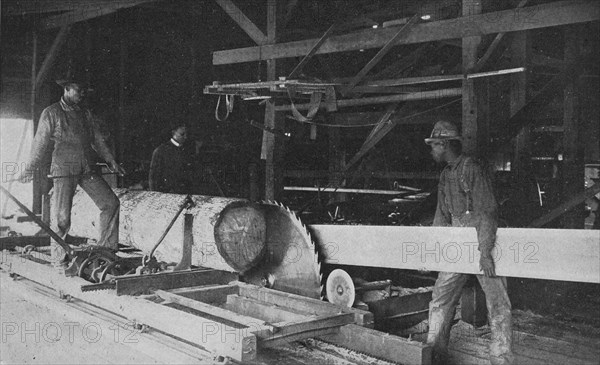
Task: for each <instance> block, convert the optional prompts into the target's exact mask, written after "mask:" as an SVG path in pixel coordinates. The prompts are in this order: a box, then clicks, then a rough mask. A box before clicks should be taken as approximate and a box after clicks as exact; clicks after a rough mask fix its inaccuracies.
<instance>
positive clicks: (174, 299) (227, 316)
mask: <svg viewBox="0 0 600 365" xmlns="http://www.w3.org/2000/svg"><path fill="white" fill-rule="evenodd" d="M154 294H156V295H158V296H159V297H161V298H162V299H164V300H167V301H170V302H171V303H175V304H179V305H182V306H184V307H188V308H191V309H193V310H195V311H198V312H201V313H203V314H206V315H208V316H210V317H217V318H219V321H222V322H224V323H227V322H228V321H229V322H234V323H237V324H240V325H243V326H246V327H248V328H249V331H250V332H251V333H253V334H255V335H256V336H258V337H261V336H265V337H266V336H269V335H271V334H273V333H274V332H275V327H273V326H272V325H270V324H268V323H267V322H265V321H263V320H260V319H258V318H254V317H249V316H245V315H242V314H239V313H237V312H234V311H230V310H227V309H223V308H221V307H218V306H215V305H210V304H207V303H204V302H200V301H198V300H194V299H190V298H186V297H184V296H182V295H181V294H174V293H170V292H167V291H164V290H156V291H155V292H154Z"/></svg>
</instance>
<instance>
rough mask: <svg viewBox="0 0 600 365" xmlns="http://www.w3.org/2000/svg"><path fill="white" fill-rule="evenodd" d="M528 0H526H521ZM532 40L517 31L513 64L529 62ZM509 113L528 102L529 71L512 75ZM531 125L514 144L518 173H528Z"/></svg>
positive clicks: (511, 50)
mask: <svg viewBox="0 0 600 365" xmlns="http://www.w3.org/2000/svg"><path fill="white" fill-rule="evenodd" d="M521 1H522V2H523V1H526V0H521ZM530 43H531V42H530V41H529V37H528V35H527V32H516V33H515V34H513V37H512V42H511V44H510V46H509V47H510V48H509V49H510V55H511V61H512V66H523V65H527V64H528V62H527V61H528V58H529V55H530V53H531V52H530V49H531V44H530ZM509 98H510V99H509V103H510V104H509V115H514V114H515V113H516V112H517V111H518V110H519V109H521V108H522V107H523V106H524V105H525V104H526V103H527V98H528V95H527V73H526V72H523V73H518V74H514V75H511V76H510V95H509ZM530 143H531V141H530V126H524V127H523V128H521V130H520V131H519V132H518V134H517V135H516V137H515V144H514V161H512V166H514V171H515V172H516V173H517V175H520V174H523V173H527V171H526V169H528V166H529V165H530V161H526V159H527V158H529V156H530V150H531V146H530Z"/></svg>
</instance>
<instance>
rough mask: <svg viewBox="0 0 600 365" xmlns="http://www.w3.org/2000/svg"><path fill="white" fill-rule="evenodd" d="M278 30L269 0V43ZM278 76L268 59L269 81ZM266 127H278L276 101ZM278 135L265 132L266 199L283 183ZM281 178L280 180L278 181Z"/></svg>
mask: <svg viewBox="0 0 600 365" xmlns="http://www.w3.org/2000/svg"><path fill="white" fill-rule="evenodd" d="M276 30H277V5H276V0H268V2H267V44H273V43H275V36H276ZM276 78H277V67H276V61H275V59H270V60H267V81H273V80H275V79H276ZM265 127H267V128H271V129H277V123H276V113H275V101H273V100H267V105H266V107H265ZM277 139H278V137H277V135H276V134H274V133H270V132H267V131H264V132H263V151H262V154H261V158H262V159H264V160H266V165H265V200H275V198H276V196H277V195H278V190H279V189H278V187H277V185H281V184H280V183H279V184H278V182H280V181H281V180H280V179H278V175H280V174H279V173H278V172H277V169H278V166H276V165H277V156H275V154H276V150H277V146H276V143H277V142H278V141H277ZM278 180H279V181H278Z"/></svg>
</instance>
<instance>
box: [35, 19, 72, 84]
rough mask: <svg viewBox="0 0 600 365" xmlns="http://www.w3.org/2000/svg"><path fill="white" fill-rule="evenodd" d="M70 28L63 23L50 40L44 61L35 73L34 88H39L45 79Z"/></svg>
mask: <svg viewBox="0 0 600 365" xmlns="http://www.w3.org/2000/svg"><path fill="white" fill-rule="evenodd" d="M70 30H71V26H69V25H65V26H63V27H61V28H60V30H59V31H58V34H57V35H56V37H55V38H54V41H53V42H52V45H51V46H50V50H48V53H47V54H46V57H45V58H44V61H43V62H42V65H41V66H40V70H39V71H38V74H37V75H36V78H35V89H36V90H39V88H40V87H41V86H42V83H43V82H44V81H45V80H46V76H47V75H48V72H49V71H50V68H51V67H52V65H53V64H54V60H56V57H58V53H59V52H60V49H61V48H62V46H63V44H64V43H65V41H66V40H67V36H68V35H69V31H70Z"/></svg>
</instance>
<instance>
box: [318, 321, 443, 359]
mask: <svg viewBox="0 0 600 365" xmlns="http://www.w3.org/2000/svg"><path fill="white" fill-rule="evenodd" d="M321 339H322V340H323V341H326V342H330V343H334V344H336V345H339V346H343V347H346V348H351V349H353V350H355V351H359V352H364V353H366V354H368V355H372V356H376V357H378V358H380V359H384V360H387V361H393V362H397V363H402V364H415V365H421V364H423V365H424V364H431V351H432V350H431V346H429V345H427V344H424V343H422V342H419V341H412V340H409V339H406V338H403V337H399V336H394V335H390V334H387V333H384V332H379V331H375V330H372V329H369V328H365V327H360V326H357V325H353V324H348V325H345V326H342V327H340V329H339V332H338V333H336V334H333V335H328V336H323V337H321Z"/></svg>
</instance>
